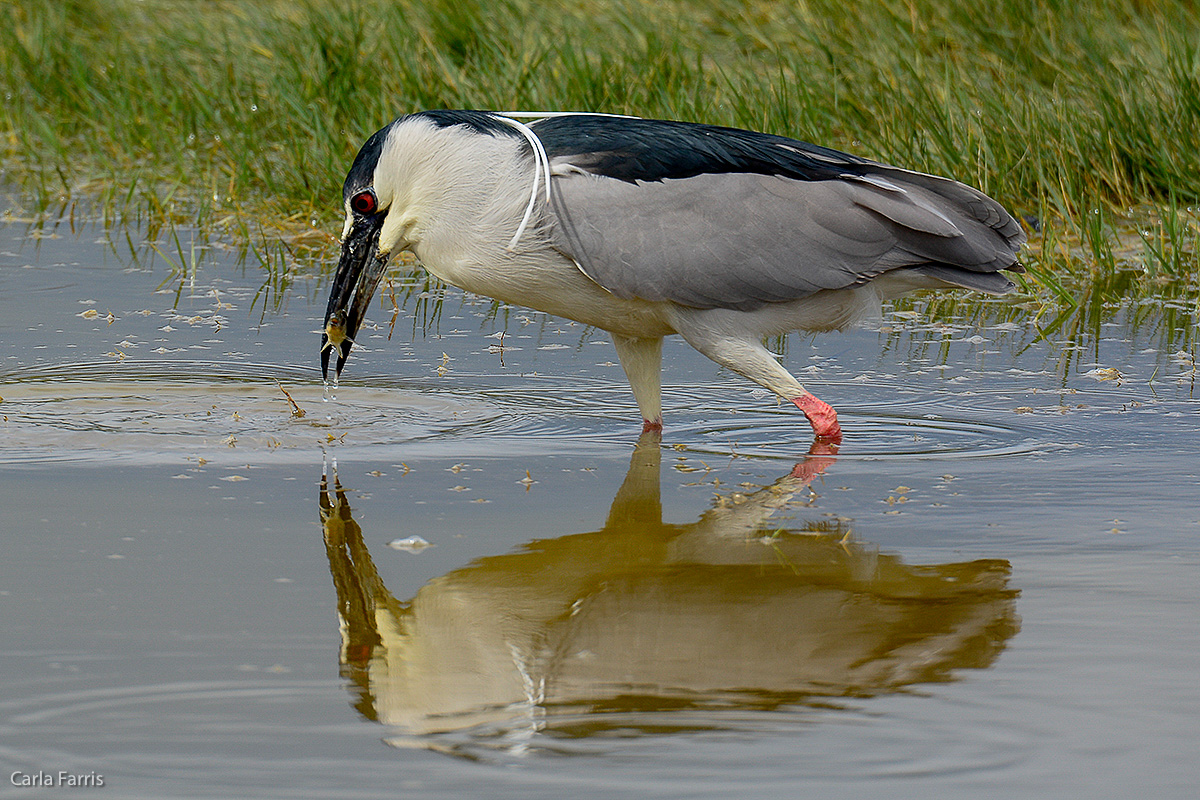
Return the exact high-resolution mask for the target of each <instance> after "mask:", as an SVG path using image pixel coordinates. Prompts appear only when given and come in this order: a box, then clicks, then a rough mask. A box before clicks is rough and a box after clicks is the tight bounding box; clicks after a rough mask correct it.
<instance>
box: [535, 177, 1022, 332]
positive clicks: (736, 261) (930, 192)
mask: <svg viewBox="0 0 1200 800" xmlns="http://www.w3.org/2000/svg"><path fill="white" fill-rule="evenodd" d="M550 205H551V209H552V211H553V214H554V222H555V223H556V225H555V226H554V238H555V244H556V246H557V247H559V248H560V249H561V250H562V251H563V252H565V253H567V254H568V255H569V256H570V257H572V258H573V259H574V260H575V261H576V263H578V264H579V267H580V269H582V270H583V272H584V273H585V274H586V275H588V276H589V277H590V278H591V279H592V280H594V281H596V282H597V283H598V284H600V285H601V286H603V287H604V288H605V289H607V290H608V291H610V292H612V293H613V294H615V295H617V296H618V297H622V298H633V297H638V298H643V299H646V300H670V301H673V302H676V303H680V304H682V305H686V306H691V307H695V308H736V309H741V310H752V309H754V308H757V307H759V306H761V305H763V304H765V303H773V302H783V301H787V300H795V299H798V298H801V297H805V296H807V295H810V294H813V293H814V292H817V291H820V290H822V289H839V288H844V287H847V286H852V285H855V284H859V283H863V282H866V281H868V280H870V279H871V278H873V277H875V276H877V275H879V274H881V273H883V272H886V271H888V270H892V269H900V268H919V269H921V271H922V272H925V273H926V274H929V275H931V276H933V277H936V278H937V279H938V280H942V281H947V282H949V283H954V284H959V285H964V286H969V287H970V288H977V289H983V290H985V291H997V292H1000V291H1005V290H1006V289H1007V288H1010V287H1011V284H1010V283H1009V282H1008V281H1007V279H1005V278H1003V277H1002V276H1000V275H996V274H988V273H995V272H997V271H998V270H1001V269H1010V268H1016V269H1019V266H1018V265H1017V260H1016V255H1015V252H1016V250H1017V248H1018V247H1019V246H1020V243H1021V242H1022V241H1023V240H1024V234H1023V233H1022V232H1021V229H1020V226H1019V225H1017V223H1016V222H1015V221H1014V220H1013V219H1012V217H1011V216H1009V215H1008V213H1007V212H1006V211H1004V209H1003V208H1002V207H1001V206H1000V205H999V204H998V203H996V202H995V201H994V200H992V199H991V198H989V197H987V196H986V195H984V194H982V193H981V192H977V191H976V190H974V189H971V188H970V187H967V186H964V185H963V184H960V183H957V182H955V181H951V180H948V179H944V178H936V177H933V176H929V175H923V174H920V173H909V172H906V171H904V170H900V169H895V168H889V167H880V168H879V171H878V172H872V173H870V174H865V175H849V174H847V175H843V176H841V177H840V178H838V179H833V180H797V179H794V178H788V177H781V176H776V175H762V174H753V173H745V172H724V173H703V174H699V175H695V176H693V177H686V178H678V179H671V178H668V179H663V180H658V181H637V182H633V181H627V180H619V179H615V178H609V177H605V176H602V175H595V174H591V173H589V172H586V171H585V170H583V169H579V168H578V167H571V166H570V165H566V167H565V168H564V165H563V164H562V163H559V164H557V165H556V169H555V177H554V180H553V186H552V191H551V194H550ZM957 276H961V278H962V279H961V280H956V279H955V278H956V277H957Z"/></svg>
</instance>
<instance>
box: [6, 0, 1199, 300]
mask: <svg viewBox="0 0 1200 800" xmlns="http://www.w3.org/2000/svg"><path fill="white" fill-rule="evenodd" d="M1198 5H1200V3H1197V2H1194V0H1097V1H1096V2H1094V3H1091V4H1089V5H1088V6H1087V7H1086V8H1083V7H1080V6H1079V5H1078V4H1076V3H1069V2H1065V0H998V1H997V2H995V3H991V4H988V5H987V6H985V7H981V6H979V5H977V4H969V3H967V4H964V3H961V2H958V0H802V1H799V2H767V1H766V0H759V1H758V2H755V1H753V0H740V1H735V0H700V1H699V2H696V1H695V0H618V1H617V2H599V0H582V2H579V3H573V4H562V5H560V4H547V3H538V2H533V0H398V1H393V2H388V1H387V0H337V1H336V2H335V1H334V0H299V1H298V2H297V0H289V2H251V1H250V0H212V2H205V3H197V2H192V1H191V0H147V1H146V2H135V1H134V0H3V2H0V92H2V93H3V96H4V105H3V114H2V116H0V164H2V166H3V174H2V177H0V181H3V182H7V183H10V184H15V185H16V186H17V187H19V189H20V190H21V191H22V193H23V195H24V196H25V197H26V198H29V203H30V205H31V206H33V209H32V210H33V211H41V212H50V213H54V212H57V211H60V210H62V209H68V208H69V209H70V210H71V211H75V210H77V209H84V210H83V211H81V212H80V213H86V214H89V215H93V216H95V215H100V216H103V217H104V218H105V219H106V220H112V221H122V220H125V221H140V222H143V223H148V224H149V225H151V227H152V229H153V227H155V226H161V225H164V224H165V225H168V226H171V225H195V226H200V227H204V228H210V229H213V228H215V229H227V230H230V231H232V232H233V233H234V234H235V235H237V236H239V237H240V238H241V239H242V240H243V241H245V242H249V243H250V245H249V246H250V247H251V248H252V250H251V252H255V253H258V254H259V257H260V259H261V260H262V263H263V264H264V265H265V266H267V267H268V269H269V270H286V269H292V268H295V265H296V264H297V263H300V264H301V265H302V266H301V268H309V267H307V266H304V265H306V264H307V263H308V261H309V259H311V258H312V256H311V255H310V257H309V259H306V258H304V256H303V254H304V253H305V252H308V253H310V254H316V255H317V256H324V255H327V254H328V252H329V250H330V248H331V247H332V244H333V234H334V233H335V232H336V231H337V230H338V229H339V227H340V225H339V221H338V217H339V215H340V213H341V211H340V202H339V201H340V185H341V180H342V177H343V175H344V170H345V169H346V167H347V165H348V164H349V163H350V160H351V159H352V158H353V155H354V153H355V152H356V150H357V148H358V146H359V145H360V144H361V142H362V141H363V140H364V139H365V137H366V136H368V135H369V134H370V133H371V132H373V131H374V130H376V129H377V128H379V127H381V126H382V125H383V124H385V123H386V122H387V121H389V120H391V119H392V118H394V117H395V116H397V115H399V114H402V113H406V112H410V111H414V110H419V109H422V108H437V107H472V108H494V109H501V110H518V109H519V110H549V109H569V110H593V111H604V112H614V113H628V114H637V115H641V116H651V117H668V118H678V119H689V120H698V121H704V122H711V123H716V124H725V125H735V126H741V127H752V128H758V129H761V130H766V131H771V132H775V133H782V134H786V135H790V136H795V137H797V138H801V139H805V140H808V141H812V142H817V143H820V144H824V145H828V146H831V147H836V148H839V149H843V150H847V151H850V152H854V153H857V154H860V155H865V156H868V157H872V158H876V159H879V160H882V161H885V162H890V163H894V164H898V165H902V166H905V167H910V168H913V169H918V170H923V171H928V172H933V173H938V174H944V175H949V176H952V177H955V178H958V179H960V180H962V181H964V182H967V183H971V184H973V185H976V186H978V187H980V188H982V189H983V190H984V191H986V192H988V193H989V194H991V195H993V196H995V197H996V198H997V199H999V200H1000V201H1001V202H1003V203H1004V204H1005V205H1006V206H1007V207H1009V208H1010V209H1012V210H1013V211H1014V212H1015V213H1016V214H1017V215H1018V216H1020V217H1022V218H1023V219H1024V220H1025V222H1026V225H1027V227H1028V228H1029V229H1030V233H1031V242H1030V247H1029V252H1028V253H1027V255H1026V258H1025V261H1026V263H1027V264H1028V266H1029V267H1030V275H1029V277H1028V279H1027V289H1029V291H1030V292H1031V293H1035V294H1037V295H1039V296H1041V297H1043V298H1045V299H1046V301H1047V302H1051V303H1053V304H1056V305H1057V306H1061V307H1067V308H1070V307H1071V306H1073V305H1078V303H1079V301H1080V298H1081V297H1085V296H1087V293H1088V292H1089V291H1092V289H1094V287H1096V286H1115V285H1118V284H1119V285H1121V286H1122V287H1124V288H1125V289H1127V290H1128V289H1131V288H1132V289H1134V290H1138V289H1139V287H1140V290H1141V291H1143V292H1145V291H1154V292H1158V293H1161V292H1166V293H1167V294H1172V293H1173V295H1174V296H1177V297H1182V296H1187V297H1190V298H1193V300H1194V296H1195V284H1196V281H1197V279H1198V277H1200V221H1198V219H1200V217H1198V214H1197V207H1198V206H1200V8H1198V7H1197V6H1198ZM1125 273H1132V274H1133V276H1134V277H1133V278H1132V279H1130V278H1128V276H1126V277H1124V278H1122V277H1120V276H1122V275H1123V274H1125ZM275 277H276V280H278V276H275ZM1081 287H1082V288H1081ZM1102 294H1104V296H1105V298H1107V299H1105V300H1104V302H1107V301H1108V300H1111V295H1109V294H1108V293H1107V292H1104V293H1102Z"/></svg>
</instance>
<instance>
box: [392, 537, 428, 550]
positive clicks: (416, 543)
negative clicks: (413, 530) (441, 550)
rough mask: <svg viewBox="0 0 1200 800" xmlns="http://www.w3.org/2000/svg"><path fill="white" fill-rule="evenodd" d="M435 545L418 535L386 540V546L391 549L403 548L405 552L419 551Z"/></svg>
mask: <svg viewBox="0 0 1200 800" xmlns="http://www.w3.org/2000/svg"><path fill="white" fill-rule="evenodd" d="M435 546H436V545H433V544H430V543H429V542H427V541H426V540H425V539H423V538H421V537H420V536H406V537H404V538H403V539H393V540H392V541H390V542H388V547H390V548H392V549H393V550H403V551H404V552H406V553H419V552H421V551H422V550H424V549H426V548H429V547H435Z"/></svg>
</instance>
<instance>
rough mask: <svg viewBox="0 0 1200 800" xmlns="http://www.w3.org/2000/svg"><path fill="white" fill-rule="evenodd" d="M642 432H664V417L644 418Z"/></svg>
mask: <svg viewBox="0 0 1200 800" xmlns="http://www.w3.org/2000/svg"><path fill="white" fill-rule="evenodd" d="M642 433H662V417H659V418H657V419H652V420H651V419H644V420H642Z"/></svg>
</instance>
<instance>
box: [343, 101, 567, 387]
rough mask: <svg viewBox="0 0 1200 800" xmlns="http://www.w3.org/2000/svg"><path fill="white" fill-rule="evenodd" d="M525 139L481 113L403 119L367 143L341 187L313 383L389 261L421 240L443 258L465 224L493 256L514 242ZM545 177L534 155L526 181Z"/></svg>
mask: <svg viewBox="0 0 1200 800" xmlns="http://www.w3.org/2000/svg"><path fill="white" fill-rule="evenodd" d="M533 139H534V135H533V134H532V133H530V132H529V131H528V129H527V128H525V126H523V125H520V124H519V123H515V122H513V121H512V120H510V119H507V118H504V117H503V116H501V115H496V114H492V113H490V112H481V111H424V112H419V113H417V114H410V115H408V116H405V117H401V118H400V119H397V120H396V121H394V122H392V123H391V124H390V125H388V126H387V127H385V128H383V129H381V130H379V131H377V132H376V133H375V134H374V135H373V136H372V137H371V138H370V139H367V141H366V144H364V145H363V146H362V149H361V150H359V151H358V156H357V157H355V159H354V163H353V165H351V167H350V172H349V173H348V174H347V175H346V182H345V183H344V184H343V186H342V203H343V206H344V208H345V212H346V224H345V227H344V228H343V229H342V256H341V260H340V261H339V262H338V267H337V273H336V274H335V275H334V278H333V288H332V291H331V292H330V295H329V306H328V308H327V309H326V310H325V328H324V332H323V336H322V340H321V371H322V373H323V374H326V375H327V374H328V371H329V357H330V354H331V353H333V352H335V351H336V352H337V367H336V372H337V374H341V371H342V366H343V365H344V364H345V363H346V358H347V357H348V356H349V355H350V350H351V348H352V347H353V346H354V337H355V336H356V335H357V333H358V328H359V326H360V325H361V324H362V321H363V317H364V316H365V315H366V313H367V307H368V306H369V305H370V303H371V298H372V297H373V296H374V294H375V290H376V288H378V286H379V281H380V280H381V279H382V278H383V273H384V269H385V268H386V267H387V262H388V259H389V258H390V257H391V256H392V254H393V253H395V252H398V251H401V250H404V249H409V248H412V249H414V250H415V249H417V248H418V247H419V245H420V242H421V241H422V237H428V239H431V240H434V241H436V242H439V243H441V244H442V245H443V251H444V245H445V242H446V241H447V240H458V239H461V238H462V237H461V235H460V234H461V233H462V232H463V231H464V230H465V229H466V228H468V227H470V226H472V225H474V226H475V227H476V228H480V229H481V230H483V231H484V234H481V235H480V236H476V237H475V239H480V238H482V239H483V240H484V241H486V242H489V243H492V244H496V245H497V246H498V247H499V246H503V244H504V242H508V243H509V248H510V249H511V247H512V246H513V245H514V244H515V243H516V242H517V241H518V240H519V239H520V237H521V234H522V232H523V231H524V230H525V228H526V225H527V223H528V221H529V217H530V212H531V211H532V206H533V200H531V199H529V198H530V195H529V189H528V188H527V187H528V186H529V184H528V181H529V178H530V177H531V176H530V175H529V173H528V169H529V165H528V162H527V161H525V160H523V157H522V153H523V152H524V151H523V149H522V148H525V149H528V148H529V144H527V140H529V142H530V143H532V142H533ZM539 146H540V145H539ZM549 173H550V168H549V164H548V163H545V156H544V154H543V164H542V167H541V171H540V172H537V171H536V170H535V174H534V176H532V177H536V176H537V175H543V176H545V181H547V184H546V185H547V187H548V181H549ZM516 186H519V187H520V188H519V189H515V188H514V187H516ZM548 191H549V190H548V188H547V192H548ZM489 221H490V222H489ZM489 224H490V225H492V228H488V225H489ZM510 224H511V226H512V230H510V229H509V228H508V226H509V225H510ZM431 226H434V227H436V230H437V232H438V235H434V234H432V233H431ZM514 233H515V235H514ZM426 244H427V245H428V241H426Z"/></svg>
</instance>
